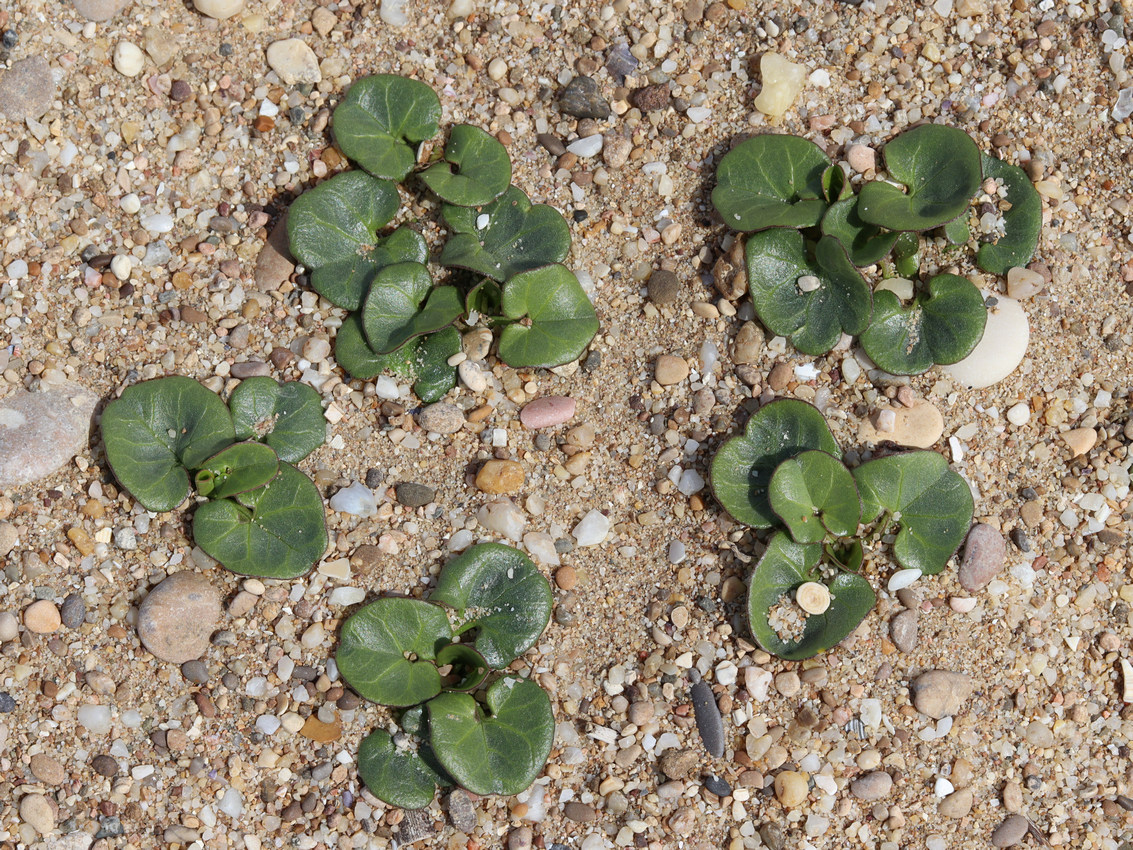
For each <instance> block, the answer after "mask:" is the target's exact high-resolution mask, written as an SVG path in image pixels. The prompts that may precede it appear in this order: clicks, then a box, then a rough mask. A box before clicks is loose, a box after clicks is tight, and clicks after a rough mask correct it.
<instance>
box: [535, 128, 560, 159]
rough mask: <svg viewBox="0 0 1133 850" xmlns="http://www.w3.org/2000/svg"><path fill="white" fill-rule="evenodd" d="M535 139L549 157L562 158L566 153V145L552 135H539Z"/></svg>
mask: <svg viewBox="0 0 1133 850" xmlns="http://www.w3.org/2000/svg"><path fill="white" fill-rule="evenodd" d="M535 139H536V141H538V142H539V144H541V145H542V146H543V149H544V150H546V151H547V153H549V154H550V155H551V156H562V155H563V154H564V153H566V145H564V144H563V142H562V139H560V138H559V137H558V136H556V135H554V134H553V133H540V134H539V135H538V136H536V137H535Z"/></svg>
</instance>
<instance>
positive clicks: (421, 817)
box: [397, 809, 437, 845]
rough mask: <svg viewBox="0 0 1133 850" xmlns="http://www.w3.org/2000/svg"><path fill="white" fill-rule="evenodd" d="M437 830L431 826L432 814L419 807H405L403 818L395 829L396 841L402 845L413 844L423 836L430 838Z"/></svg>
mask: <svg viewBox="0 0 1133 850" xmlns="http://www.w3.org/2000/svg"><path fill="white" fill-rule="evenodd" d="M436 832H437V830H436V828H435V827H434V826H433V818H432V815H429V814H428V813H426V812H425V811H424V810H421V809H406V810H405V819H404V820H402V822H401V827H400V828H399V829H398V831H397V838H398V841H399V842H400V843H401V844H403V845H408V844H413V843H415V842H418V841H420V840H421V839H423V838H432V837H433V836H434V835H435V834H436Z"/></svg>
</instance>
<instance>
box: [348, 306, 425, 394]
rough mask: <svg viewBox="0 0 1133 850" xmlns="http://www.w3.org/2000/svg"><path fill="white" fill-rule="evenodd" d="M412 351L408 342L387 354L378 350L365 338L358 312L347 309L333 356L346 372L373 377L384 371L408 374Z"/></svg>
mask: <svg viewBox="0 0 1133 850" xmlns="http://www.w3.org/2000/svg"><path fill="white" fill-rule="evenodd" d="M416 354H417V349H416V347H415V346H414V345H412V344H410V345H406V346H403V347H401V348H399V349H398V350H397V351H394V352H391V353H390V354H378V353H377V352H376V351H374V349H372V348H370V343H369V342H368V341H367V340H366V332H365V331H364V330H363V329H362V314H361V313H351V314H350V315H349V316H347V317H346V318H345V319H343V321H342V327H340V328H339V329H338V334H337V335H336V336H335V338H334V359H335V360H337V361H338V365H339V366H341V367H342V368H343V369H345V370H346V372H347V374H349V375H350V376H351V377H352V378H357V379H358V380H360V381H368V380H370V379H371V378H376V377H377V376H378V375H380V374H381V373H382V372H386V371H389V372H392V373H393V374H394V375H397V376H398V377H401V378H410V377H412V376H413V374H414V369H413V362H414V358H415V357H416Z"/></svg>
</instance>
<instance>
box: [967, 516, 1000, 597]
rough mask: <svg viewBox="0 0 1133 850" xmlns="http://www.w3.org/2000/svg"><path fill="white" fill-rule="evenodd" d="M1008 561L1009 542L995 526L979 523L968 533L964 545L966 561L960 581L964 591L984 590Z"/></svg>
mask: <svg viewBox="0 0 1133 850" xmlns="http://www.w3.org/2000/svg"><path fill="white" fill-rule="evenodd" d="M1006 560H1007V542H1006V541H1005V540H1004V539H1003V535H1002V534H1000V533H999V530H998V529H997V528H995V527H994V526H991V525H988V524H987V523H983V522H981V523H977V524H976V525H973V526H972V530H971V531H969V532H968V539H967V540H966V541H965V543H964V559H963V560H962V561H961V562H960V571H959V580H960V586H961V587H963V588H964V590H966V591H968V592H969V593H972V592H974V591H977V590H982V589H983V588H984V587H986V586H987V584H988V582H990V581H991V580H992V579H993V578H995V577H996V576H997V575H999V572H1000V570H1002V569H1003V564H1004V562H1005V561H1006Z"/></svg>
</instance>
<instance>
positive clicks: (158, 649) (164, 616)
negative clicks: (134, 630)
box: [138, 571, 220, 664]
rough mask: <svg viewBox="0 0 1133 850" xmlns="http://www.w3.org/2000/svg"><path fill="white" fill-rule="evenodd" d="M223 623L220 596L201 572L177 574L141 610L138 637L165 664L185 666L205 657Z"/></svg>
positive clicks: (165, 582)
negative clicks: (214, 633)
mask: <svg viewBox="0 0 1133 850" xmlns="http://www.w3.org/2000/svg"><path fill="white" fill-rule="evenodd" d="M219 620H220V593H219V592H218V591H217V589H216V588H215V587H213V586H212V584H210V583H209V581H208V579H206V578H205V577H204V576H202V575H200V574H199V573H194V572H188V571H182V572H178V573H174V574H173V575H171V576H169V577H168V578H167V579H165V580H163V581H162V582H161V583H160V584H158V585H157V586H156V587H154V588H153V589H152V590H151V591H150V592H149V594H148V595H147V596H146V598H145V600H144V601H143V602H142V604H141V606H140V607H139V609H138V637H139V638H141V641H142V643H143V644H144V645H145V648H146V649H148V650H149V651H150V652H151V653H153V654H154V655H155V656H157V657H158V658H160V659H161V660H162V661H171V662H173V663H174V664H181V663H183V662H185V661H192V660H193V659H195V658H200V657H201V656H202V655H204V653H205V651H206V650H207V649H208V646H209V638H210V637H211V636H212V633H213V630H214V629H215V628H216V625H217V623H218V622H219Z"/></svg>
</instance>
